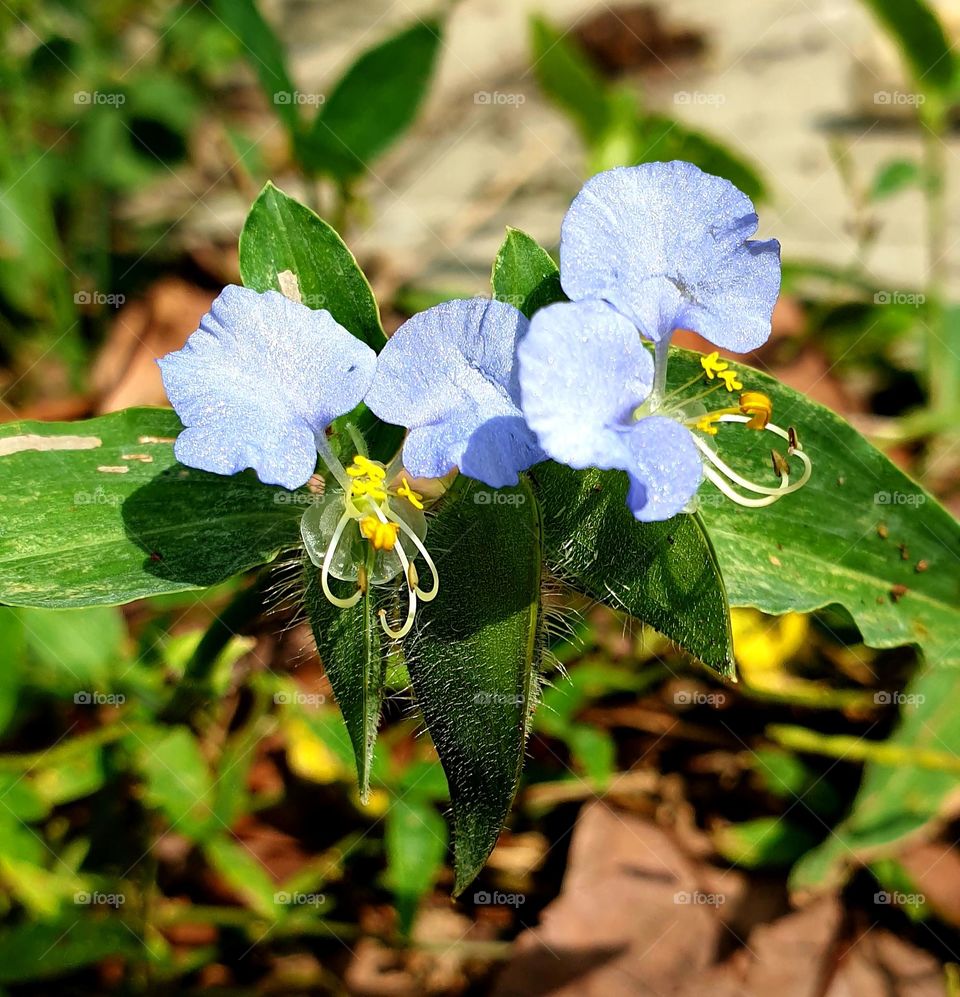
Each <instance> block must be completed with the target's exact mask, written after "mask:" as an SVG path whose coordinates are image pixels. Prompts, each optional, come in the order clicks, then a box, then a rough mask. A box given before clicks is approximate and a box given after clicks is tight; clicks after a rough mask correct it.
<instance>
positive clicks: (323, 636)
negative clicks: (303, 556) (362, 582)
mask: <svg viewBox="0 0 960 997" xmlns="http://www.w3.org/2000/svg"><path fill="white" fill-rule="evenodd" d="M304 580H305V582H306V591H305V593H304V604H305V606H306V610H307V618H308V619H309V620H310V627H311V629H312V630H313V636H314V640H315V641H316V642H317V651H318V652H319V654H320V659H321V661H323V667H324V671H325V672H326V674H327V678H329V679H330V685H331V686H333V694H334V695H335V696H336V697H337V704H338V706H339V707H340V712H341V714H342V715H343V721H344V723H345V724H346V727H347V733H348V734H349V735H350V743H351V744H352V745H353V752H354V756H355V758H356V762H357V777H358V779H359V784H360V799H361V800H362V801H363V802H364V803H365V802H366V800H367V797H368V795H369V792H370V770H371V766H372V764H373V749H374V746H375V744H376V740H377V728H378V726H379V724H380V710H381V707H382V705H383V687H384V680H385V678H386V656H385V654H384V638H383V633H382V631H381V629H380V623H379V621H378V619H377V606H376V602H377V593H376V590H375V589H374V588H373V587H372V586H371V587H369V588H368V589H367V592H366V595H365V596H364V597H363V598H362V599H360V601H359V602H358V603H357V604H356V605H355V606H351V607H350V608H349V609H340V608H338V607H337V606H334V605H332V604H331V603H330V602H328V601H327V598H326V596H324V594H323V591H322V589H321V587H320V571H319V569H317V568H316V567H314V566H313V565H312V564H310V563H309V562H308V563H307V565H306V567H305V569H304ZM333 584H337V583H336V582H334V583H333Z"/></svg>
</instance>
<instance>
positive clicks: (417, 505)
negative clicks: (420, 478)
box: [397, 478, 423, 509]
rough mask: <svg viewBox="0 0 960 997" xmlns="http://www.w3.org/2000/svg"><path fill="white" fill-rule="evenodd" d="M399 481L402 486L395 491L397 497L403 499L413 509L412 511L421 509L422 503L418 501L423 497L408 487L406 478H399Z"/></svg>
mask: <svg viewBox="0 0 960 997" xmlns="http://www.w3.org/2000/svg"><path fill="white" fill-rule="evenodd" d="M400 480H401V481H402V482H403V484H402V485H401V486H400V487H399V488H398V489H397V495H399V496H400V498H405V499H406V500H407V501H408V502H409V503H410V504H411V505H412V506H413V507H414V509H422V508H423V502H421V501H420V500H421V499H422V498H423V496H422V495H421V494H420V493H419V492H415V491H414V490H413V489H412V488H411V487H410V485H409V483H408V482H407V479H406V478H401V479H400Z"/></svg>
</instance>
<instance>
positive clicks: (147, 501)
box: [0, 409, 302, 608]
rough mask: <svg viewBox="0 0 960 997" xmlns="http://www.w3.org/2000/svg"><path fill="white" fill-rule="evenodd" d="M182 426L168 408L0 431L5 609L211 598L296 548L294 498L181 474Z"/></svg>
mask: <svg viewBox="0 0 960 997" xmlns="http://www.w3.org/2000/svg"><path fill="white" fill-rule="evenodd" d="M181 428H182V427H181V425H180V422H179V420H178V419H177V417H176V415H175V414H174V413H173V412H171V411H168V410H164V409H127V410H126V411H123V412H114V413H112V414H110V415H104V416H100V417H99V418H96V419H90V420H88V421H86V422H75V423H41V422H14V423H8V424H6V425H3V426H0V506H2V507H3V510H4V512H3V522H2V526H0V602H5V603H7V604H10V605H18V606H41V607H51V608H57V607H74V606H92V605H110V604H117V603H122V602H129V601H130V600H132V599H139V598H142V597H143V596H148V595H157V594H160V593H164V592H180V591H183V590H185V589H197V588H205V587H207V586H209V585H214V584H216V583H217V582H221V581H223V580H224V579H226V578H229V577H230V576H231V575H234V574H237V573H238V572H240V571H245V570H247V569H248V568H252V567H255V566H256V565H258V564H263V563H264V562H267V561H270V560H272V559H273V558H274V557H275V556H276V555H277V553H278V552H279V551H280V550H281V549H282V548H283V547H286V546H288V545H289V544H291V543H293V542H297V540H298V539H299V516H300V513H301V511H302V507H299V506H297V505H296V503H293V502H289V501H277V499H278V497H283V498H286V499H289V493H287V492H284V491H283V490H282V489H278V488H273V487H270V486H268V485H263V484H261V483H260V482H259V481H257V479H256V477H254V475H253V474H252V472H247V473H244V474H238V475H233V476H232V477H223V476H221V475H216V474H207V473H206V472H204V471H196V470H193V469H191V468H187V467H184V466H182V465H181V464H178V463H177V462H176V460H174V457H173V447H172V446H171V443H172V441H173V438H174V437H175V436H176V435H177V434H178V433H179V432H180V430H181ZM158 441H162V442H158ZM27 447H30V448H32V449H26V448H27ZM131 455H143V457H144V458H149V460H145V459H141V458H139V457H135V456H133V457H132V456H131ZM103 468H106V470H102V469H103ZM119 468H124V471H123V472H122V473H119V471H118V469H119Z"/></svg>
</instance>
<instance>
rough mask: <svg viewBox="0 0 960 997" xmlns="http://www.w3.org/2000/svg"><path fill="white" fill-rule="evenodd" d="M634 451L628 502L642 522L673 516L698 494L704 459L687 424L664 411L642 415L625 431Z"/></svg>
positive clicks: (631, 456) (629, 469)
mask: <svg viewBox="0 0 960 997" xmlns="http://www.w3.org/2000/svg"><path fill="white" fill-rule="evenodd" d="M624 444H625V446H626V448H627V450H628V452H629V454H630V458H631V460H630V465H629V466H628V467H627V469H626V470H627V473H628V475H629V476H630V490H629V491H628V493H627V505H628V506H629V507H630V509H631V511H632V512H633V515H634V516H635V517H636V518H637V519H639V520H640V521H641V522H644V523H649V522H654V521H657V520H661V519H669V518H670V517H671V516H675V515H676V514H677V513H678V512H681V511H682V510H683V507H684V506H685V505H686V504H687V503H688V502H689V501H690V499H691V498H693V496H694V495H695V494H696V491H697V488H699V486H700V481H701V479H702V477H703V461H702V460H701V457H700V451H699V450H698V449H697V445H696V444H695V443H694V442H693V436H692V434H691V433H690V430H689V429H687V428H686V426H682V425H681V424H680V423H679V422H675V421H674V420H673V419H668V418H666V417H665V416H661V415H652V416H649V417H647V418H646V419H641V420H640V421H639V422H638V423H636V425H634V426H633V427H632V428H631V429H630V431H629V432H627V433H625V434H624Z"/></svg>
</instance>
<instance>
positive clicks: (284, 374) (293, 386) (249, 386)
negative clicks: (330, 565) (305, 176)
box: [157, 285, 376, 488]
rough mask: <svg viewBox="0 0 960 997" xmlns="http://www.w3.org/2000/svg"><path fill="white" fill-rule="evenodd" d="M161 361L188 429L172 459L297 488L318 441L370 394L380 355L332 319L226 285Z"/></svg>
mask: <svg viewBox="0 0 960 997" xmlns="http://www.w3.org/2000/svg"><path fill="white" fill-rule="evenodd" d="M157 362H158V363H159V365H160V371H161V374H162V376H163V384H164V388H165V389H166V392H167V397H168V398H169V399H170V404H171V405H173V407H174V409H176V412H177V415H179V416H180V420H181V422H183V424H184V426H185V427H186V429H185V430H184V432H183V433H181V434H180V437H179V439H178V440H177V443H176V446H175V447H174V452H175V454H176V456H177V459H178V460H180V461H182V462H183V463H184V464H188V465H189V466H191V467H197V468H201V469H202V470H205V471H213V472H215V473H217V474H235V473H236V472H238V471H241V470H243V469H244V468H247V467H252V468H254V470H256V472H257V476H258V477H259V478H260V480H261V481H263V482H265V483H267V484H276V485H283V486H284V487H285V488H298V487H300V485H303V484H304V483H305V482H306V481H307V480H308V478H309V477H310V475H311V474H312V473H313V470H314V468H315V466H316V461H317V448H316V440H317V439H318V438H320V437H322V435H323V433H324V431H325V430H326V428H327V426H328V425H329V424H330V423H331V422H332V421H333V420H334V419H335V418H337V416H340V415H343V414H344V413H346V412H349V411H350V410H351V409H353V408H354V407H355V406H356V405H357V404H358V403H359V402H360V401H361V400H362V399H363V396H364V394H366V391H367V388H368V387H369V385H370V382H371V380H372V379H373V372H374V368H375V366H376V354H375V353H374V352H373V350H371V349H370V347H368V346H366V345H365V344H364V343H362V342H360V340H358V339H357V338H356V337H355V336H352V335H351V334H350V333H349V332H347V330H346V329H344V328H343V327H342V326H340V325H338V324H337V322H336V321H335V320H334V318H333V316H332V315H331V314H330V313H329V312H326V311H314V310H312V309H310V308H307V307H305V306H304V305H301V304H297V303H296V302H294V301H290V300H289V299H288V298H285V297H284V296H283V295H282V294H278V293H277V292H276V291H267V292H266V293H264V294H260V293H258V292H256V291H251V290H249V289H248V288H244V287H237V286H234V285H230V286H229V287H226V288H224V290H223V292H222V293H221V294H220V296H219V297H218V298H217V300H216V301H214V303H213V304H212V305H211V306H210V311H209V312H208V313H207V314H206V315H205V316H204V317H203V319H202V320H201V322H200V328H199V329H198V330H197V331H196V332H194V333H193V335H192V336H191V337H190V338H189V339H188V340H187V343H186V345H185V346H184V348H183V349H182V350H178V351H177V352H176V353H170V354H168V355H167V356H165V357H163V358H162V359H160V360H159V361H157Z"/></svg>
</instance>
